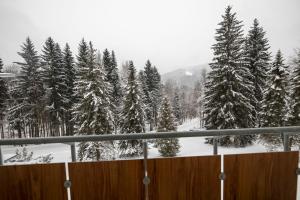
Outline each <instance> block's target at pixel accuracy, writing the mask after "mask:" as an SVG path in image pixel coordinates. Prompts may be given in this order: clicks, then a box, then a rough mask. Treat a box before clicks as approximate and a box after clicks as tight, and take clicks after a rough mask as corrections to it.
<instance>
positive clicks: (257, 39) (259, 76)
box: [245, 19, 270, 126]
mask: <svg viewBox="0 0 300 200" xmlns="http://www.w3.org/2000/svg"><path fill="white" fill-rule="evenodd" d="M265 34H266V33H265V31H264V30H263V28H262V27H261V26H259V23H258V20H257V19H255V20H254V22H253V26H252V27H251V29H250V31H249V33H248V35H247V38H246V44H245V63H246V64H247V65H248V68H249V70H250V72H251V74H252V79H251V81H252V82H253V83H254V86H255V88H254V95H255V98H256V100H257V101H256V103H255V102H252V105H253V106H254V108H255V110H254V112H253V115H254V117H255V120H256V124H257V126H260V115H259V113H260V112H261V111H262V110H261V108H262V105H261V103H262V100H263V91H264V89H265V87H266V81H267V72H268V71H269V68H270V66H269V65H270V64H269V61H270V53H269V52H268V50H269V48H270V47H269V44H268V43H269V42H268V39H267V38H266V37H265Z"/></svg>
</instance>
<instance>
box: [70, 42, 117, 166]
mask: <svg viewBox="0 0 300 200" xmlns="http://www.w3.org/2000/svg"><path fill="white" fill-rule="evenodd" d="M86 51H87V52H86ZM78 58H80V59H79V60H80V62H79V63H78V64H79V65H80V73H81V77H80V79H79V80H77V82H76V87H77V88H76V89H77V92H78V93H79V96H82V97H83V98H82V99H81V100H80V101H79V103H77V104H76V105H75V108H74V118H75V120H76V122H77V123H78V124H77V126H78V127H77V129H78V133H79V134H82V135H87V134H96V135H100V134H110V133H112V124H111V120H112V114H111V111H110V106H111V105H110V99H109V95H110V88H111V87H110V85H109V83H108V82H106V73H105V70H104V69H103V66H101V65H99V64H97V63H96V54H95V49H94V48H93V46H92V43H91V42H90V43H89V46H87V44H86V42H85V41H84V40H82V42H81V44H80V46H79V55H78ZM82 61H86V63H83V62H82ZM101 153H102V149H101V143H99V142H83V143H81V144H80V148H79V152H78V154H79V159H80V160H85V159H96V160H100V159H101Z"/></svg>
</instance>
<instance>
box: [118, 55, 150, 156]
mask: <svg viewBox="0 0 300 200" xmlns="http://www.w3.org/2000/svg"><path fill="white" fill-rule="evenodd" d="M120 126H121V133H122V134H124V133H142V132H144V131H145V123H144V110H143V105H142V99H141V93H140V90H139V86H138V83H137V77H136V70H135V67H134V65H133V62H132V61H130V62H129V69H128V80H127V84H126V88H125V97H124V101H123V110H122V113H121V123H120ZM120 149H121V150H122V152H123V154H124V155H128V156H132V155H139V154H141V153H142V143H141V141H139V140H130V141H122V142H120Z"/></svg>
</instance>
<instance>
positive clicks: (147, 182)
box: [143, 176, 150, 185]
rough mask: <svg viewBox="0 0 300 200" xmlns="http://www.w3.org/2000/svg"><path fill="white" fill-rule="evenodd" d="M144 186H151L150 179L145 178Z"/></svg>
mask: <svg viewBox="0 0 300 200" xmlns="http://www.w3.org/2000/svg"><path fill="white" fill-rule="evenodd" d="M143 183H144V185H149V184H150V178H149V177H148V176H145V177H144V179H143Z"/></svg>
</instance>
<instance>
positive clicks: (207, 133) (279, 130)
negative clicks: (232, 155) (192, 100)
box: [0, 126, 300, 165]
mask: <svg viewBox="0 0 300 200" xmlns="http://www.w3.org/2000/svg"><path fill="white" fill-rule="evenodd" d="M259 134H282V136H283V147H284V151H289V150H290V140H289V135H290V134H300V126H289V127H267V128H244V129H222V130H196V131H182V132H159V133H134V134H118V135H113V134H104V135H79V136H77V135H75V136H62V137H47V138H20V139H0V165H3V163H4V162H3V155H2V151H1V146H3V145H24V144H50V143H66V144H69V145H70V149H71V158H72V162H76V147H75V142H95V141H112V140H147V139H160V138H180V137H214V138H213V154H215V155H216V154H218V136H227V135H259ZM146 143H147V141H145V143H144V146H147V145H146ZM144 156H145V160H147V149H144Z"/></svg>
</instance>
